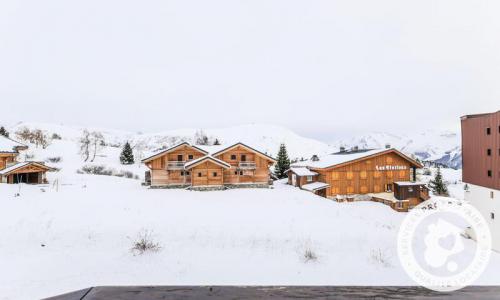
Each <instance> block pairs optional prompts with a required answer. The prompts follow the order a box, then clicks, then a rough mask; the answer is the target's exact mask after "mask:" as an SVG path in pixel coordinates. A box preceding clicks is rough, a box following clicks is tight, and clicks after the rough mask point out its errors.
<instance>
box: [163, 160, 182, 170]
mask: <svg viewBox="0 0 500 300" xmlns="http://www.w3.org/2000/svg"><path fill="white" fill-rule="evenodd" d="M185 164H186V162H185V161H169V162H167V170H184V165H185Z"/></svg>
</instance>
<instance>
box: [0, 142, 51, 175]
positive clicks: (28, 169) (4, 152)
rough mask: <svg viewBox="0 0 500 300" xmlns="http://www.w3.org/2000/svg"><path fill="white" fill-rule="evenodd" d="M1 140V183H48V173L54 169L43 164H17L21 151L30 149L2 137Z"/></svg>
mask: <svg viewBox="0 0 500 300" xmlns="http://www.w3.org/2000/svg"><path fill="white" fill-rule="evenodd" d="M0 139H2V141H0V142H2V145H3V147H2V149H0V182H1V183H10V184H15V183H28V184H41V183H46V182H47V179H46V177H45V175H46V172H47V171H53V170H54V169H53V168H51V167H48V166H46V165H45V164H44V163H41V162H34V161H26V162H17V160H16V159H17V156H18V155H19V151H21V150H26V149H28V147H27V146H26V145H23V144H21V143H18V142H16V141H14V140H12V139H9V138H6V137H3V136H0ZM4 148H5V149H4Z"/></svg>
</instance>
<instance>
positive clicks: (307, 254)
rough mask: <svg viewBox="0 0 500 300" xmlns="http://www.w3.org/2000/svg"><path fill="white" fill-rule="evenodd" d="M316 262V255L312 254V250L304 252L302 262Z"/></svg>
mask: <svg viewBox="0 0 500 300" xmlns="http://www.w3.org/2000/svg"><path fill="white" fill-rule="evenodd" d="M317 260H318V256H317V255H316V253H314V251H313V250H311V249H310V248H308V249H306V250H305V251H304V262H306V263H307V262H311V261H317Z"/></svg>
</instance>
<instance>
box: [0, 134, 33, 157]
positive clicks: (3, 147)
mask: <svg viewBox="0 0 500 300" xmlns="http://www.w3.org/2000/svg"><path fill="white" fill-rule="evenodd" d="M17 148H21V149H26V148H28V146H26V145H24V144H21V143H19V142H16V141H14V140H12V139H10V138H7V137H4V136H2V135H0V152H2V153H17Z"/></svg>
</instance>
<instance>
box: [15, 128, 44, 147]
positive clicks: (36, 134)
mask: <svg viewBox="0 0 500 300" xmlns="http://www.w3.org/2000/svg"><path fill="white" fill-rule="evenodd" d="M16 137H17V138H18V139H20V140H22V141H24V142H29V143H31V144H35V146H36V147H37V148H38V146H41V147H42V148H43V149H46V148H47V147H48V146H49V145H50V143H51V139H50V137H49V136H48V135H47V134H46V133H45V132H43V131H42V130H40V129H33V130H30V129H29V128H28V127H22V128H20V129H18V130H17V131H16Z"/></svg>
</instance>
